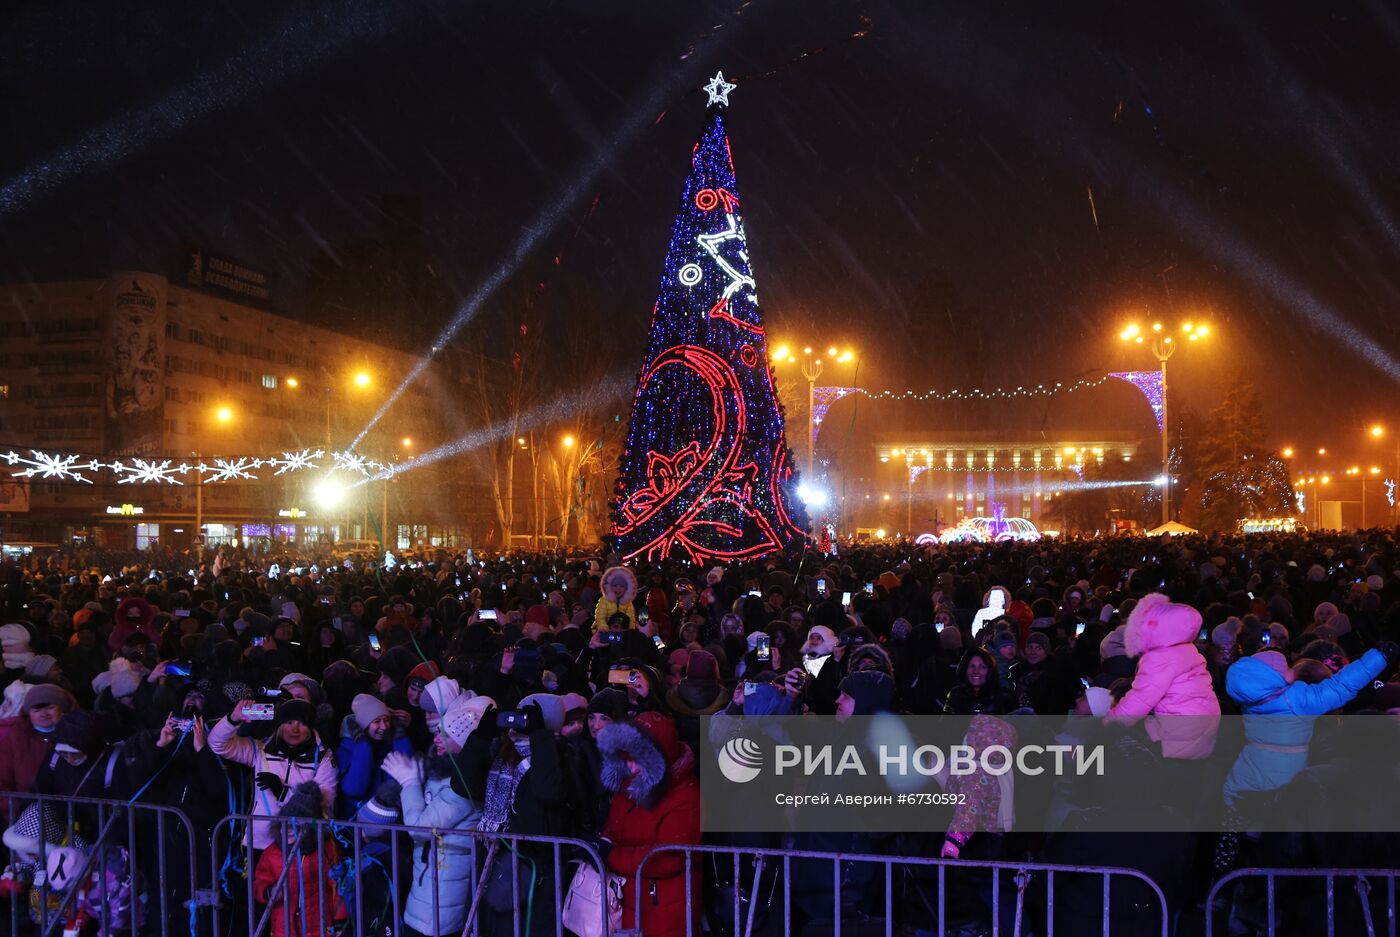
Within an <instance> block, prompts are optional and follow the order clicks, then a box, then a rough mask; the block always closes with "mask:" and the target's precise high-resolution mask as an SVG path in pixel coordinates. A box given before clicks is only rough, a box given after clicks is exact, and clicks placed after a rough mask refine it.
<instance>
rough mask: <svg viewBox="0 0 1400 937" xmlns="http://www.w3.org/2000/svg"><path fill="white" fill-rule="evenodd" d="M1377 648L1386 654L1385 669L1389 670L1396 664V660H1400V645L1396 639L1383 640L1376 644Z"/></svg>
mask: <svg viewBox="0 0 1400 937" xmlns="http://www.w3.org/2000/svg"><path fill="white" fill-rule="evenodd" d="M1376 650H1378V651H1380V652H1381V653H1382V654H1384V655H1385V669H1386V670H1389V669H1390V668H1391V667H1394V666H1395V662H1396V661H1397V660H1400V645H1397V644H1396V643H1395V642H1394V641H1382V642H1381V643H1380V644H1377V645H1376Z"/></svg>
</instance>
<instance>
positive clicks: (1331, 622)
mask: <svg viewBox="0 0 1400 937" xmlns="http://www.w3.org/2000/svg"><path fill="white" fill-rule="evenodd" d="M1327 627H1328V628H1331V629H1332V633H1333V634H1335V635H1336V636H1337V637H1339V638H1340V637H1341V636H1342V635H1344V634H1351V616H1349V615H1347V614H1346V613H1345V612H1338V613H1337V614H1335V615H1333V616H1332V617H1331V618H1329V619H1327Z"/></svg>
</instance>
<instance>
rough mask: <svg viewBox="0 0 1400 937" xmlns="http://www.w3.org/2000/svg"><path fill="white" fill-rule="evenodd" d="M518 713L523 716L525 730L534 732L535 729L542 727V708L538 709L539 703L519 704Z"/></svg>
mask: <svg viewBox="0 0 1400 937" xmlns="http://www.w3.org/2000/svg"><path fill="white" fill-rule="evenodd" d="M520 714H521V715H522V716H524V717H525V731H526V732H534V731H535V730H536V729H543V728H544V710H542V709H540V704H539V703H531V704H529V705H528V706H521V707H520Z"/></svg>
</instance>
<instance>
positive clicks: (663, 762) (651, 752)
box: [598, 713, 695, 808]
mask: <svg viewBox="0 0 1400 937" xmlns="http://www.w3.org/2000/svg"><path fill="white" fill-rule="evenodd" d="M598 750H599V751H600V752H601V753H602V755H603V772H602V781H603V786H604V787H606V788H607V789H608V790H610V791H613V792H614V793H616V792H617V791H626V792H627V796H628V797H630V798H631V799H632V801H633V802H634V803H636V804H637V805H638V806H641V807H646V808H651V807H654V806H656V805H657V804H658V803H659V802H660V801H661V798H662V796H663V795H664V794H665V793H666V790H667V788H668V787H669V786H670V785H672V784H676V783H678V782H680V781H682V780H685V779H686V778H688V777H691V776H693V775H694V774H695V754H694V753H693V752H691V750H690V746H689V745H686V744H684V743H683V742H681V741H680V739H679V737H678V736H677V735H676V728H675V723H673V722H672V721H671V720H670V719H667V718H666V717H664V716H660V715H658V714H656V713H644V714H643V715H642V716H639V717H638V718H637V719H634V720H632V721H631V722H615V723H613V724H612V725H610V726H608V727H607V728H605V729H604V730H603V731H602V732H601V733H599V735H598ZM668 751H669V752H672V753H673V754H672V755H671V756H670V757H669V758H668V757H667V752H668ZM629 756H630V757H631V759H632V760H633V761H635V762H636V763H637V765H638V767H640V768H641V772H640V773H639V774H638V775H637V776H636V777H633V776H632V775H631V774H629V773H628V771H627V759H628V757H629Z"/></svg>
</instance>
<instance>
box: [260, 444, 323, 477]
mask: <svg viewBox="0 0 1400 937" xmlns="http://www.w3.org/2000/svg"><path fill="white" fill-rule="evenodd" d="M321 455H322V453H321V450H320V449H303V450H301V451H300V452H284V453H282V458H280V459H268V460H267V464H268V465H271V466H274V467H276V469H277V470H276V471H275V472H273V473H272V474H273V475H285V474H287V473H288V472H299V471H301V470H302V469H314V468H319V466H318V465H316V463H314V462H312V461H311V460H312V459H319V458H321Z"/></svg>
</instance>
